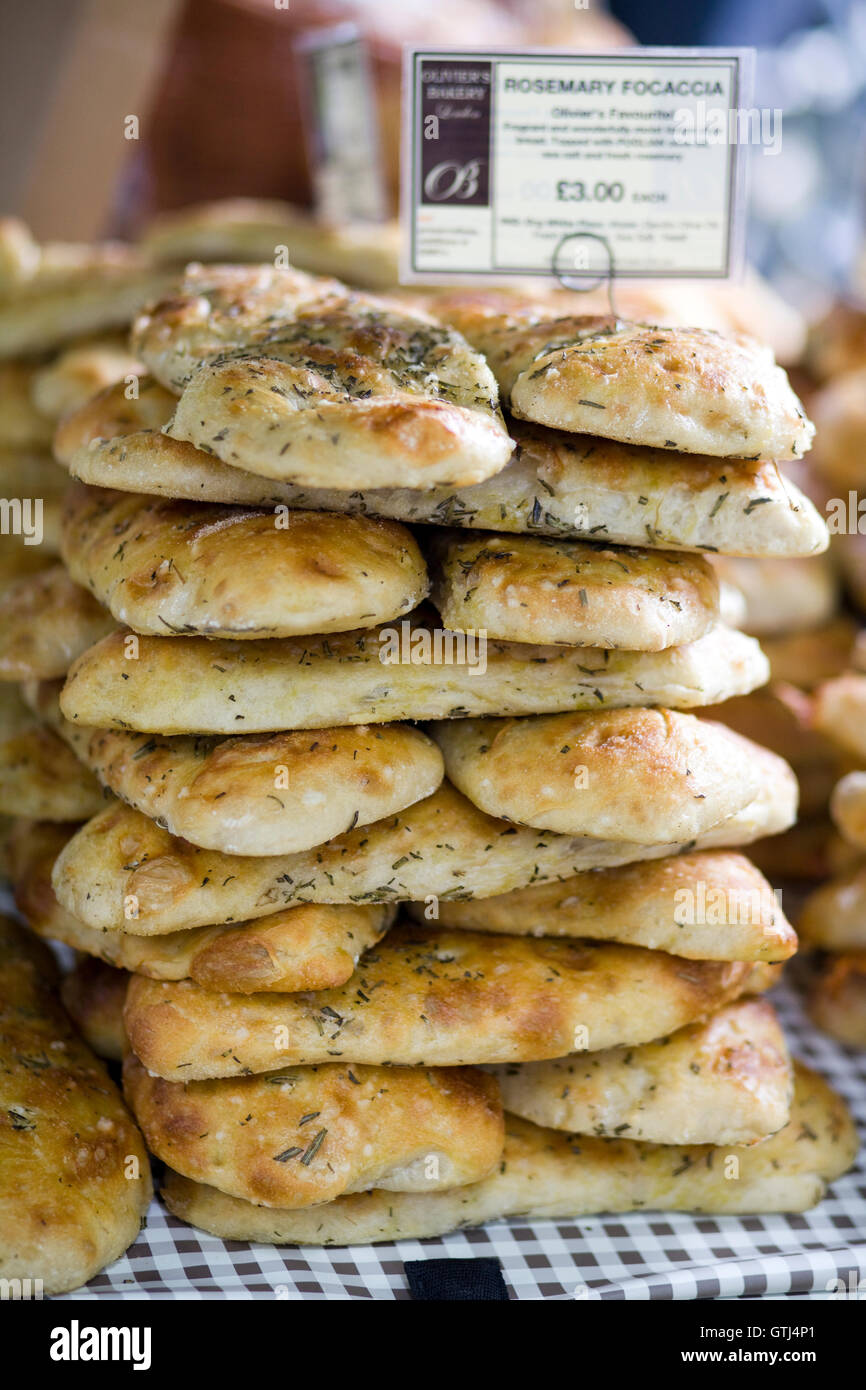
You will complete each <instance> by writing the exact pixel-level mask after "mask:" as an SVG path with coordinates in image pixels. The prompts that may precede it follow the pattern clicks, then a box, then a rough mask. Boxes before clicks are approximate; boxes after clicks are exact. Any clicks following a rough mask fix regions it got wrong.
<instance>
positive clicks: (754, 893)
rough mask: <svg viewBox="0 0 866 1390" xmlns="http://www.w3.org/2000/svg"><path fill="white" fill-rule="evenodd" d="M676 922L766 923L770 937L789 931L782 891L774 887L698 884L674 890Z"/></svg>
mask: <svg viewBox="0 0 866 1390" xmlns="http://www.w3.org/2000/svg"><path fill="white" fill-rule="evenodd" d="M674 921H675V922H676V924H677V926H678V927H747V926H760V925H761V924H762V923H764V924H765V925H764V933H765V935H767V936H781V935H783V933H784V931H785V927H784V922H785V918H784V916H783V915H782V890H781V889H780V888H775V889H774V888H771V887H770V886H769V884H767V886H766V887H765V888H714V887H711V886H710V885H708V884H706V883H698V884H696V885H695V887H694V888H677V889H676V890H675V892H674Z"/></svg>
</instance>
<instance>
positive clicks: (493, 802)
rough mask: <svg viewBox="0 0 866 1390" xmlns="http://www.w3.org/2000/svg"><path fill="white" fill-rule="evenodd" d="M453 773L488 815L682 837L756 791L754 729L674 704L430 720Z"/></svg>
mask: <svg viewBox="0 0 866 1390" xmlns="http://www.w3.org/2000/svg"><path fill="white" fill-rule="evenodd" d="M430 731H431V733H432V735H433V737H434V738H435V739H436V741H437V742H438V744H439V747H440V748H441V750H442V754H443V757H444V759H445V770H446V773H447V775H448V778H449V780H450V781H451V782H453V783H454V785H455V786H456V787H457V788H458V790H459V791H461V792H463V794H464V796H467V797H468V798H469V800H470V801H472V802H473V803H474V804H475V805H476V806H479V807H480V808H481V810H482V811H485V812H486V813H487V814H488V815H490V816H497V817H501V818H502V819H504V820H510V821H516V822H517V823H518V824H521V825H535V826H538V827H539V828H540V829H542V830H554V831H556V832H557V833H558V834H561V835H594V836H596V837H597V838H598V839H602V840H619V839H622V840H631V841H635V842H637V843H639V844H647V845H651V844H658V843H659V842H660V841H663V842H665V843H668V842H677V841H680V842H685V841H688V840H693V839H695V838H696V837H697V836H699V835H701V834H703V833H705V832H706V831H707V830H709V829H710V828H711V827H712V826H714V825H718V824H719V823H720V822H722V821H725V820H727V818H728V817H729V816H732V815H734V813H735V812H736V811H739V810H741V809H742V808H743V807H744V806H746V805H748V804H749V802H751V801H752V800H754V798H755V796H756V795H757V792H758V787H759V782H758V777H759V771H758V767H757V765H756V764H755V762H754V760H753V751H754V745H753V744H751V743H750V742H749V740H748V739H744V738H741V737H740V736H739V735H737V734H734V733H732V732H731V731H730V730H728V729H725V728H724V726H723V725H720V724H714V723H711V722H710V721H709V720H706V721H705V720H703V719H696V718H695V716H694V715H690V714H678V713H675V712H673V711H671V710H666V709H660V710H647V709H633V710H600V711H598V712H595V711H586V712H582V713H578V714H553V715H539V716H536V717H535V718H532V719H511V720H506V719H460V720H454V721H452V722H450V723H447V724H446V723H442V724H432V725H430Z"/></svg>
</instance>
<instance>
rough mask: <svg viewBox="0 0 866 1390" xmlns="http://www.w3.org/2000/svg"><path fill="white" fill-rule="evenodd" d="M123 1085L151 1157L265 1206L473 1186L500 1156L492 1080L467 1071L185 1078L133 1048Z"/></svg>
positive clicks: (331, 1070) (320, 1070) (302, 1070)
mask: <svg viewBox="0 0 866 1390" xmlns="http://www.w3.org/2000/svg"><path fill="white" fill-rule="evenodd" d="M123 1082H124V1093H125V1095H126V1098H127V1101H128V1102H129V1105H130V1107H131V1108H132V1111H133V1113H134V1114H135V1116H136V1118H137V1120H138V1122H139V1124H140V1125H141V1127H142V1129H143V1131H144V1135H145V1138H146V1140H147V1143H148V1146H149V1148H150V1149H152V1151H153V1152H154V1153H155V1154H156V1156H157V1157H158V1158H161V1159H163V1160H164V1161H165V1162H166V1163H170V1164H171V1166H172V1167H173V1168H175V1169H176V1170H177V1171H178V1172H181V1173H184V1174H185V1175H186V1177H188V1178H192V1179H193V1180H194V1181H199V1182H201V1181H207V1182H208V1183H210V1184H212V1185H213V1186H215V1187H218V1188H219V1189H220V1190H221V1191H222V1192H227V1193H230V1194H231V1195H232V1196H235V1197H240V1198H243V1199H245V1200H247V1201H250V1202H255V1203H257V1204H260V1205H262V1206H267V1207H289V1208H296V1207H308V1206H314V1205H316V1204H317V1203H320V1202H329V1201H333V1200H334V1198H336V1197H339V1196H341V1195H342V1194H343V1193H345V1192H366V1191H368V1190H369V1189H370V1188H372V1187H378V1188H380V1189H384V1190H387V1191H390V1192H436V1191H439V1190H441V1189H446V1188H452V1187H459V1186H463V1185H464V1184H466V1183H471V1182H478V1181H479V1180H480V1179H482V1178H485V1177H486V1176H487V1175H488V1173H490V1172H491V1171H492V1170H493V1168H494V1167H495V1165H496V1164H497V1163H498V1162H499V1160H500V1158H501V1156H502V1145H503V1140H504V1123H503V1116H502V1105H501V1102H500V1099H499V1087H498V1086H497V1084H496V1082H495V1081H494V1079H493V1077H490V1076H485V1074H484V1073H483V1072H480V1071H476V1070H475V1069H473V1068H469V1067H452V1068H449V1069H445V1068H438V1069H432V1068H423V1067H387V1068H385V1067H365V1066H343V1065H341V1064H339V1063H330V1064H325V1065H323V1066H318V1067H291V1068H285V1069H281V1070H280V1071H278V1072H276V1073H271V1074H269V1075H268V1076H267V1077H257V1076H245V1077H239V1078H236V1079H234V1080H231V1081H229V1080H223V1081H190V1082H187V1083H186V1084H183V1083H179V1082H172V1081H164V1080H163V1079H162V1078H160V1077H155V1076H151V1075H149V1074H148V1072H147V1071H146V1070H145V1068H144V1067H143V1066H142V1065H141V1063H140V1062H139V1061H138V1059H137V1058H136V1057H134V1056H132V1055H131V1054H130V1055H129V1056H128V1057H127V1059H126V1062H125V1064H124V1068H123Z"/></svg>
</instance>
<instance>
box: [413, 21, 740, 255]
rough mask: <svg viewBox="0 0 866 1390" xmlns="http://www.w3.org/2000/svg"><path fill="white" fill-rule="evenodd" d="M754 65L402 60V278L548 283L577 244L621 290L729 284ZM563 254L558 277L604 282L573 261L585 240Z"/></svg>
mask: <svg viewBox="0 0 866 1390" xmlns="http://www.w3.org/2000/svg"><path fill="white" fill-rule="evenodd" d="M753 56H754V55H753V53H752V51H751V50H748V49H738V50H734V51H731V50H725V51H724V52H723V51H721V50H717V49H693V50H692V49H690V50H687V49H628V50H617V51H616V52H610V53H604V54H587V53H575V54H565V53H559V52H551V51H544V52H526V53H515V52H514V51H511V50H509V51H505V50H501V51H490V52H485V53H465V52H461V51H459V50H453V51H448V50H441V49H440V50H435V51H428V50H422V49H417V48H416V49H412V48H410V49H408V50H407V52H406V57H405V71H404V104H403V218H404V243H405V248H406V249H405V253H404V263H403V267H402V271H403V278H404V279H405V280H407V281H411V280H427V281H430V280H431V279H433V280H435V279H436V278H438V277H441V278H442V279H448V280H454V279H455V278H458V277H460V276H470V277H472V278H473V279H475V278H477V277H478V276H482V275H495V276H497V277H499V278H504V277H506V276H509V275H550V274H551V273H552V269H553V261H554V255H555V253H556V250H557V247H558V246H559V244H560V243H561V242H562V241H563V238H564V237H567V236H572V235H574V234H576V233H583V234H587V233H589V234H591V237H595V238H602V239H603V241H604V242H605V243H606V245H607V248H609V253H610V256H611V257H612V260H613V263H614V265H615V269H616V274H617V277H620V278H628V277H631V278H634V277H638V276H639V277H654V276H655V277H664V278H669V277H675V276H676V277H683V278H689V279H695V278H706V279H712V278H724V277H727V276H729V275H731V274H732V273H734V272H735V271H736V270H737V268H738V266H739V264H740V261H741V258H742V239H743V218H744V211H745V209H744V176H745V157H746V154H747V148H746V145H747V144H748V142H749V140H750V139H753V138H754V131H755V118H756V117H757V119H758V130H759V132H760V129H761V126H760V119H761V113H758V112H754V111H751V110H750V108H749V103H750V101H751V86H752V73H753ZM572 246H573V247H574V248H575V249H574V250H573V251H572V252H570V253H567V254H566V255H564V257H563V259H562V260H560V259H559V258H557V269H558V270H560V271H563V272H565V271H569V272H570V273H572V274H579V273H580V271H581V270H584V271H590V272H592V271H594V270H595V269H597V268H598V267H599V265H600V264H601V266H602V268H606V256H603V258H602V261H601V262H599V259H598V256H597V255H595V254H594V259H593V260H592V261H591V262H590V263H589V264H586V263H585V262H586V256H587V251H586V248H587V247H589V246H592V241H591V240H588V239H583V240H581V241H579V242H575V243H572ZM577 248H581V249H580V250H578V249H577ZM602 249H603V248H602ZM563 251H564V252H565V247H563ZM581 260H583V262H584V264H581Z"/></svg>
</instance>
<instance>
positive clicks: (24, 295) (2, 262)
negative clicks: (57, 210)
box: [0, 219, 172, 358]
mask: <svg viewBox="0 0 866 1390" xmlns="http://www.w3.org/2000/svg"><path fill="white" fill-rule="evenodd" d="M13 222H14V219H3V221H2V224H0V357H2V358H9V357H24V356H28V355H30V354H31V353H39V352H46V351H49V350H52V349H55V348H58V347H60V346H61V345H62V344H64V343H66V342H68V341H69V340H70V339H72V338H78V337H84V336H86V335H87V334H90V333H101V332H103V331H105V330H106V329H113V328H121V327H123V326H124V325H125V324H128V323H129V322H130V321H131V319H132V318H134V316H135V314H136V313H137V312H138V310H139V309H140V308H141V306H142V305H143V304H145V303H146V302H147V301H148V300H149V299H151V298H153V297H154V296H155V295H158V294H161V293H163V291H164V290H165V289H166V288H167V286H168V285H169V284H170V283H171V278H172V277H171V275H170V273H169V272H168V271H167V270H165V269H163V268H162V267H159V266H155V265H153V263H152V262H151V261H150V260H149V258H148V257H146V256H144V255H143V254H142V253H141V252H140V251H136V250H135V249H134V248H132V247H129V246H124V245H122V244H121V243H119V242H103V243H101V244H99V245H94V246H84V245H81V246H78V245H73V244H64V243H61V242H55V243H50V242H49V243H48V244H46V245H45V246H41V247H40V246H37V245H36V243H35V242H34V241H33V239H32V237H30V235H29V233H28V232H27V230H26V228H22V226H21V224H20V223H19V224H17V226H15V225H12V224H13Z"/></svg>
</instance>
